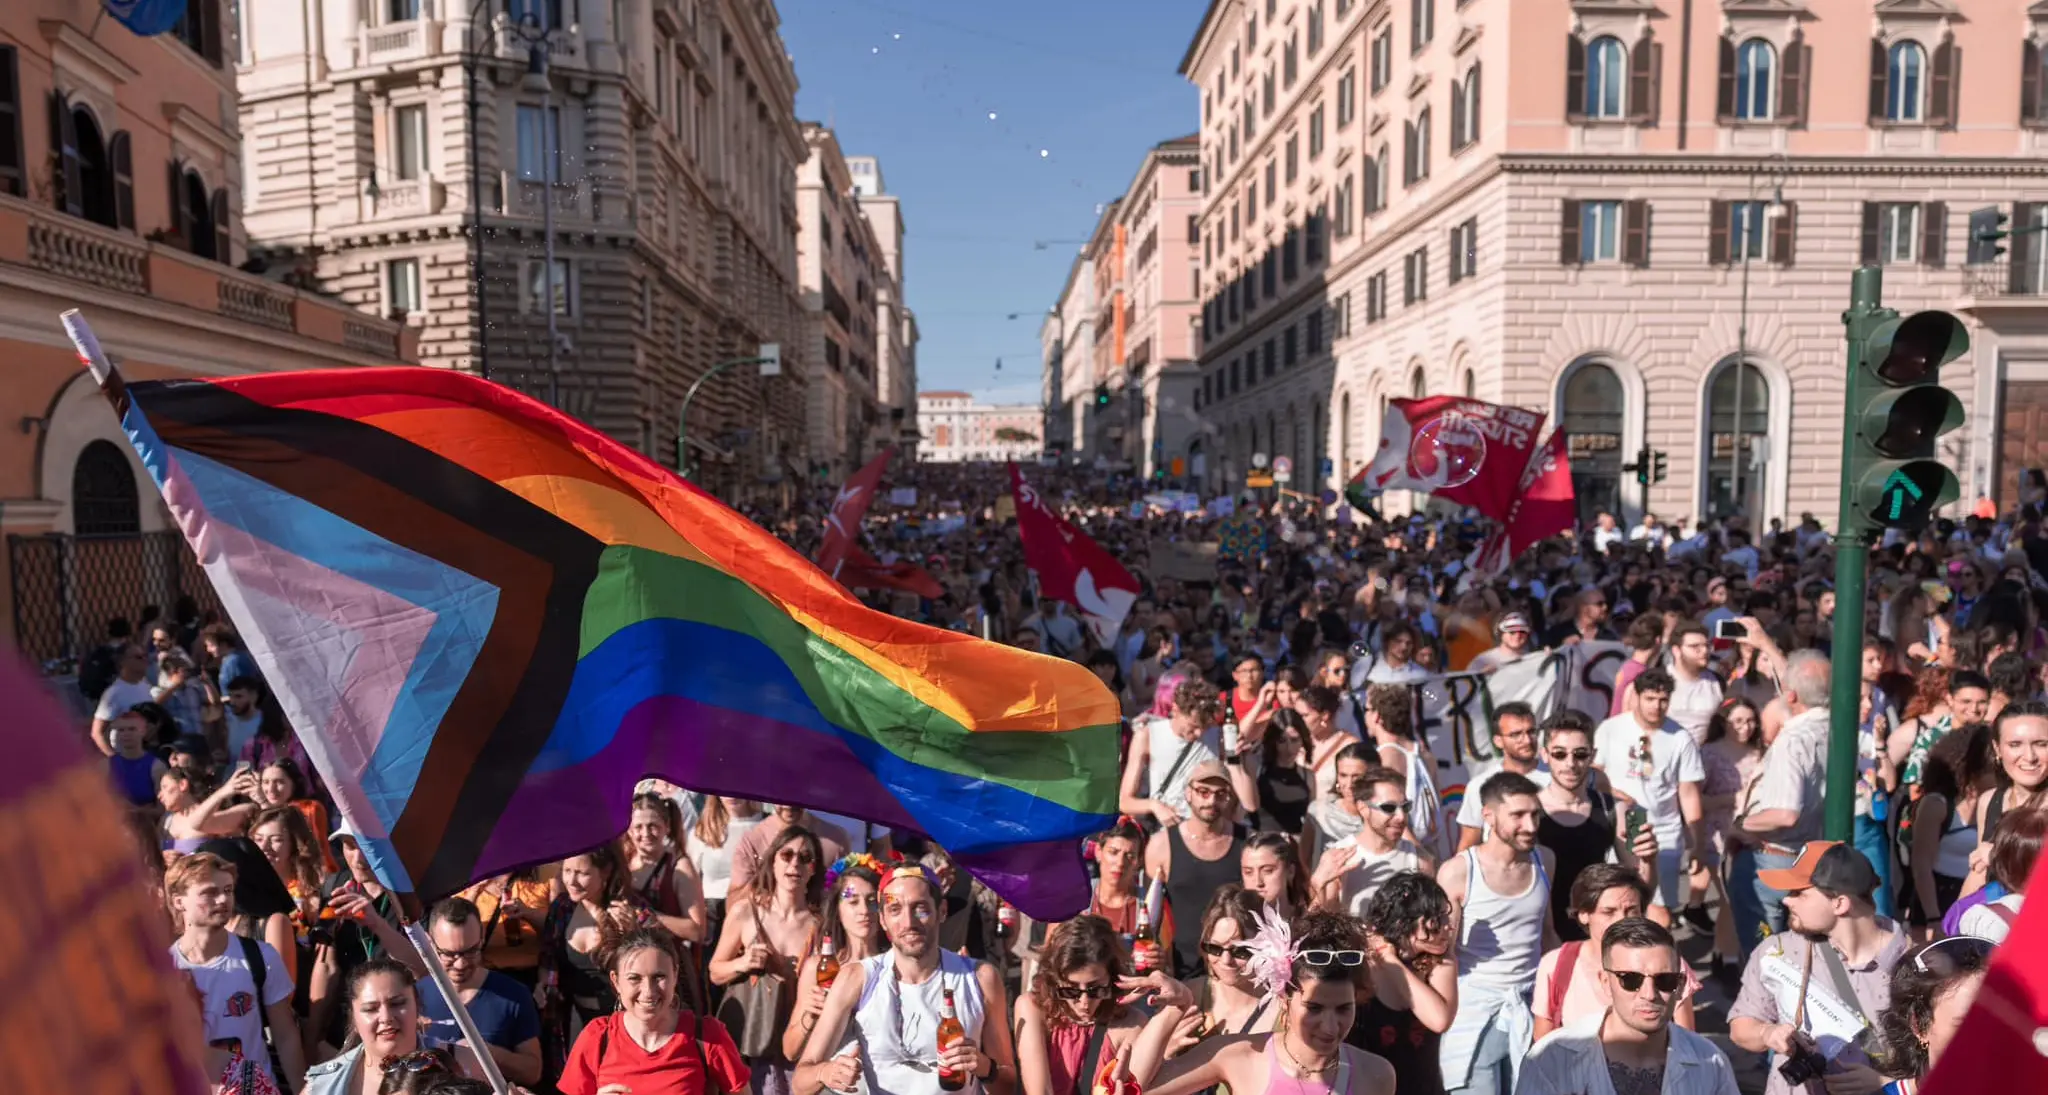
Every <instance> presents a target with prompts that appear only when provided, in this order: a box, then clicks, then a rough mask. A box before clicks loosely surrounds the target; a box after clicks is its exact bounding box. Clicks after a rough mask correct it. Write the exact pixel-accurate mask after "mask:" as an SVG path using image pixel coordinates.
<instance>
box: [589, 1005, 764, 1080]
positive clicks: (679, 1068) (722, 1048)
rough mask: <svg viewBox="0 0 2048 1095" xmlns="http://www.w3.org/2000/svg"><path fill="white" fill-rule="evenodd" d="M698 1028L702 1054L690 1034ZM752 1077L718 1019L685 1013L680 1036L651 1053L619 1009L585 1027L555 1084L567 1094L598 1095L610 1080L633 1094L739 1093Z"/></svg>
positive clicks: (677, 1032)
mask: <svg viewBox="0 0 2048 1095" xmlns="http://www.w3.org/2000/svg"><path fill="white" fill-rule="evenodd" d="M697 1023H701V1024H702V1026H701V1028H700V1027H696V1026H695V1024H697ZM693 1029H696V1030H699V1032H700V1033H701V1034H702V1036H703V1047H704V1048H703V1055H702V1059H701V1060H700V1059H699V1056H698V1049H697V1046H698V1042H697V1039H695V1038H693V1037H691V1034H690V1032H691V1031H692V1030H693ZM600 1045H602V1047H603V1049H602V1057H600V1050H599V1046H600ZM706 1064H708V1065H710V1066H711V1075H712V1077H713V1078H714V1080H715V1081H716V1082H715V1084H713V1085H706V1084H705V1082H704V1066H705V1065H706ZM751 1083H752V1080H751V1074H750V1073H749V1071H748V1069H747V1064H746V1062H745V1061H742V1060H740V1050H739V1047H738V1046H736V1045H734V1044H733V1041H732V1035H730V1034H727V1033H726V1031H725V1026H724V1025H723V1024H721V1023H720V1022H719V1021H718V1020H716V1019H698V1018H697V1017H695V1016H692V1015H687V1014H686V1015H684V1016H683V1017H682V1020H681V1021H680V1022H678V1023H677V1024H676V1036H675V1037H673V1038H670V1039H669V1040H668V1042H667V1044H665V1045H663V1046H662V1047H661V1048H660V1049H657V1050H655V1051H654V1052H652V1053H649V1052H647V1051H646V1050H644V1049H641V1048H640V1044H639V1043H638V1042H635V1041H634V1040H633V1039H632V1036H631V1035H628V1034H627V1033H626V1031H625V1028H624V1027H623V1026H621V1025H620V1017H619V1016H618V1015H615V1014H614V1015H605V1016H600V1017H598V1018H597V1019H594V1020H592V1021H591V1023H590V1025H589V1026H587V1027H584V1028H583V1033H582V1034H580V1035H578V1036H577V1037H576V1045H575V1048H573V1049H571V1050H570V1051H569V1062H568V1065H567V1066H566V1067H564V1068H563V1069H562V1078H561V1080H560V1081H558V1082H557V1083H556V1085H555V1086H556V1087H558V1088H559V1089H561V1092H562V1095H597V1089H598V1088H601V1087H604V1086H606V1085H607V1084H623V1085H625V1086H626V1087H629V1088H631V1089H632V1090H633V1095H718V1093H720V1092H723V1093H725V1095H735V1093H737V1092H743V1091H746V1090H748V1088H749V1087H750V1086H751Z"/></svg>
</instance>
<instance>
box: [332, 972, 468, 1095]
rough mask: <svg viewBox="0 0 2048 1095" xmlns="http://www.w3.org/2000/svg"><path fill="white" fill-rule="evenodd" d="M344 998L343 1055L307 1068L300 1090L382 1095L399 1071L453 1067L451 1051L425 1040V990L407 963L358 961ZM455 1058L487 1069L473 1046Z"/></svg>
mask: <svg viewBox="0 0 2048 1095" xmlns="http://www.w3.org/2000/svg"><path fill="white" fill-rule="evenodd" d="M342 999H343V1000H346V1001H347V1002H348V1038H347V1040H346V1041H345V1042H344V1043H343V1045H342V1049H341V1055H340V1056H338V1057H336V1058H334V1059H333V1060H331V1061H327V1062H324V1063H322V1064H317V1065H314V1066H313V1067H311V1068H309V1069H307V1070H306V1085H305V1087H303V1088H301V1089H300V1092H299V1095H379V1093H380V1092H383V1091H386V1090H389V1088H388V1087H387V1086H386V1085H387V1084H388V1083H389V1082H390V1081H389V1079H388V1078H389V1077H390V1076H391V1075H392V1074H393V1073H400V1074H402V1073H407V1072H425V1071H429V1070H437V1071H447V1070H448V1067H449V1063H450V1060H451V1058H450V1057H449V1056H448V1055H447V1054H446V1053H436V1052H429V1051H425V1050H423V1048H422V1047H421V1045H420V996H419V989H418V987H417V986H416V984H415V983H414V976H413V972H412V970H410V969H408V968H406V966H405V965H404V964H403V963H401V962H399V961H398V960H396V959H394V958H391V957H389V956H387V955H378V956H377V957H375V958H372V959H370V960H369V961H367V962H363V963H361V964H359V965H357V966H356V967H355V968H354V969H351V970H350V971H349V973H348V979H347V980H346V981H345V982H344V983H343V985H342ZM453 1060H454V1063H455V1064H456V1066H457V1067H458V1068H459V1069H460V1070H461V1071H463V1072H468V1073H480V1072H481V1071H482V1069H481V1066H479V1065H478V1064H477V1062H476V1058H475V1057H474V1056H473V1055H471V1054H470V1052H469V1051H468V1050H457V1051H456V1053H455V1057H454V1058H453ZM401 1090H402V1088H401Z"/></svg>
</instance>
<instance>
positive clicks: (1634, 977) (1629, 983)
mask: <svg viewBox="0 0 2048 1095" xmlns="http://www.w3.org/2000/svg"><path fill="white" fill-rule="evenodd" d="M1607 972H1608V973H1609V974H1610V975H1612V976H1613V977H1614V980H1615V983H1617V984H1619V985H1620V986H1621V991H1623V992H1641V991H1642V989H1643V979H1644V978H1646V977H1647V978H1649V981H1650V985H1651V986H1652V987H1653V988H1655V989H1656V990H1657V992H1658V994H1659V995H1664V996H1669V995H1670V994H1672V993H1674V992H1677V991H1678V990H1679V989H1681V988H1683V987H1685V975H1684V974H1682V973H1634V972H1628V971H1623V970H1608V971H1607Z"/></svg>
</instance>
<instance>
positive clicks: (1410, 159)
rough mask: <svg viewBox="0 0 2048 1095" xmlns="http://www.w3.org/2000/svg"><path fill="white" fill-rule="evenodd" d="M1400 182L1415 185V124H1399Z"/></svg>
mask: <svg viewBox="0 0 2048 1095" xmlns="http://www.w3.org/2000/svg"><path fill="white" fill-rule="evenodd" d="M1401 134H1402V136H1401V182H1402V183H1403V184H1404V185H1409V186H1412V185H1414V183H1415V123H1414V122H1402V123H1401Z"/></svg>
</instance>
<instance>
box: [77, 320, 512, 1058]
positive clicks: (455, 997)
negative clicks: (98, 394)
mask: <svg viewBox="0 0 2048 1095" xmlns="http://www.w3.org/2000/svg"><path fill="white" fill-rule="evenodd" d="M59 318H60V319H61V320H62V321H63V323H64V333H65V334H66V335H68V336H70V339H71V345H72V348H73V349H75V350H77V351H78V360H79V361H80V362H81V363H83V364H84V365H85V367H86V369H87V370H88V371H89V372H91V373H92V378H93V380H94V381H96V382H97V383H98V384H99V386H100V388H101V390H102V391H104V392H106V393H107V395H108V397H109V398H110V399H112V400H113V401H114V404H115V406H116V407H117V408H118V407H119V406H120V405H121V403H122V401H123V400H124V399H125V398H126V385H125V381H123V380H122V378H121V373H120V371H119V370H118V369H116V368H114V363H113V361H112V360H110V359H109V358H108V357H107V352H106V351H105V350H104V349H102V348H101V347H100V340H99V337H98V336H97V335H95V334H93V330H92V324H90V323H87V322H86V320H85V314H84V313H83V312H81V311H79V310H78V309H76V308H72V309H69V310H67V311H66V312H64V314H63V315H62V316H60V317H59ZM379 881H380V882H381V881H383V880H382V879H379ZM385 888H386V889H390V890H392V891H393V892H397V890H396V887H393V886H391V885H389V884H388V883H386V884H385ZM405 937H406V938H407V939H408V940H410V941H411V943H412V945H413V949H414V950H416V951H418V952H419V956H420V964H421V965H422V966H424V967H425V968H426V971H427V976H428V977H429V978H431V979H432V980H433V982H434V987H435V988H438V989H440V990H441V999H442V1000H444V1001H446V1002H447V1004H448V1011H449V1013H450V1014H452V1015H454V1016H455V1025H456V1026H457V1027H459V1028H461V1030H462V1037H463V1040H464V1041H465V1042H467V1043H468V1045H469V1050H470V1053H471V1054H473V1055H474V1056H475V1057H476V1061H477V1066H478V1067H479V1068H481V1069H483V1073H484V1074H483V1076H482V1079H484V1080H487V1081H489V1082H490V1085H491V1090H492V1091H494V1092H496V1093H497V1095H511V1090H512V1089H511V1088H510V1087H509V1086H507V1084H506V1083H505V1074H504V1073H503V1072H501V1071H499V1069H498V1062H497V1059H496V1058H494V1057H492V1056H491V1049H490V1046H489V1044H488V1043H486V1042H485V1041H484V1037H483V1034H482V1032H480V1031H479V1030H478V1029H477V1025H476V1020H475V1019H473V1018H471V1017H470V1014H469V1009H468V1008H466V1007H464V1006H463V1005H462V997H461V996H460V995H459V994H457V993H456V991H455V983H454V982H452V981H450V980H449V979H448V971H447V970H445V969H442V968H441V963H440V960H439V959H438V958H436V957H435V955H434V954H433V948H434V944H433V941H432V940H430V939H428V938H427V930H426V928H425V927H424V926H423V925H422V924H421V923H420V922H419V920H418V919H417V918H415V919H414V921H413V922H412V923H410V924H407V925H406V926H405Z"/></svg>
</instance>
